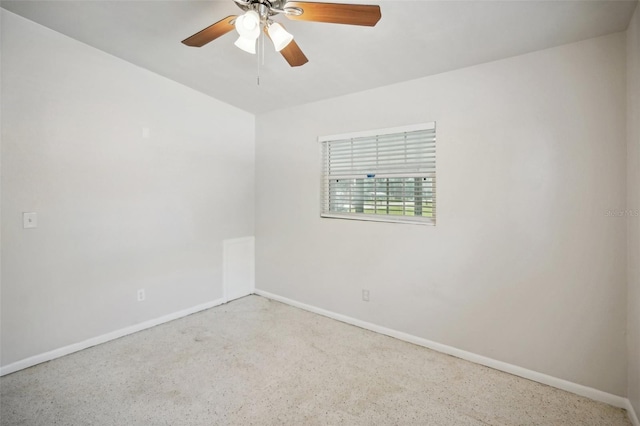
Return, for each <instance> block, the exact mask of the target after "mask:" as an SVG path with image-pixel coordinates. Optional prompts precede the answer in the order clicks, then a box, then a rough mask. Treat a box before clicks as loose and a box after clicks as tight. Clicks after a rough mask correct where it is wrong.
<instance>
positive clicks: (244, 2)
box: [182, 0, 382, 67]
mask: <svg viewBox="0 0 640 426" xmlns="http://www.w3.org/2000/svg"><path fill="white" fill-rule="evenodd" d="M233 1H234V2H235V3H236V5H237V6H238V7H240V9H242V10H243V11H244V12H245V13H244V14H242V15H240V16H238V15H231V16H227V17H226V18H224V19H221V20H220V21H218V22H216V23H215V24H213V25H210V26H208V27H207V28H205V29H203V30H202V31H199V32H197V33H195V34H194V35H192V36H191V37H188V38H186V39H184V40H182V43H184V44H186V45H187V46H192V47H202V46H204V45H205V44H207V43H209V42H211V41H213V40H215V39H217V38H218V37H221V36H223V35H225V34H227V33H228V32H230V31H232V30H233V29H234V28H235V29H236V31H237V32H238V34H239V35H240V37H239V38H238V40H236V42H235V43H234V44H235V45H236V46H237V47H239V48H240V49H242V50H244V51H246V52H248V53H253V54H255V53H256V41H257V40H258V37H259V36H260V33H261V30H262V31H264V32H265V33H266V35H267V36H268V37H269V38H270V39H271V41H272V42H273V44H274V47H275V49H276V51H278V52H280V54H281V55H282V56H283V57H284V59H285V60H286V61H287V62H288V63H289V65H291V66H292V67H298V66H300V65H304V64H306V63H307V62H308V61H309V60H308V59H307V57H306V56H305V55H304V53H302V50H300V47H298V44H297V43H296V42H295V41H293V36H292V35H291V34H289V33H288V32H287V31H286V30H285V29H284V27H283V26H282V25H281V24H279V23H278V22H274V21H273V19H271V18H272V17H273V16H275V15H278V14H283V15H284V16H286V17H287V18H289V19H291V20H294V21H313V22H327V23H334V24H347V25H361V26H368V27H373V26H375V25H376V24H377V23H378V21H379V20H380V18H381V16H382V15H381V13H380V6H375V5H365V4H339V3H316V2H304V1H287V0H233Z"/></svg>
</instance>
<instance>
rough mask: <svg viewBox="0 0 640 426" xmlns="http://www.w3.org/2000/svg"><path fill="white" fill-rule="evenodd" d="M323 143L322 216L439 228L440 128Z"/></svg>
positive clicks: (428, 126) (358, 135) (387, 131)
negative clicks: (438, 137) (438, 175)
mask: <svg viewBox="0 0 640 426" xmlns="http://www.w3.org/2000/svg"><path fill="white" fill-rule="evenodd" d="M319 141H320V142H321V144H322V158H323V162H322V200H321V203H322V210H321V213H320V216H322V217H333V218H342V219H358V220H374V221H382V222H410V223H418V224H430V225H435V221H436V126H435V123H426V124H419V125H414V126H407V127H402V128H395V129H384V130H374V131H369V132H360V133H353V134H348V135H337V136H326V137H321V138H319Z"/></svg>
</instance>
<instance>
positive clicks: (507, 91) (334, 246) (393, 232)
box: [256, 34, 627, 395]
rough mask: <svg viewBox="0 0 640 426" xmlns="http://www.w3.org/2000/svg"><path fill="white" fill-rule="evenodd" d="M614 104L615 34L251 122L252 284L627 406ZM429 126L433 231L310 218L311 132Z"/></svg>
mask: <svg viewBox="0 0 640 426" xmlns="http://www.w3.org/2000/svg"><path fill="white" fill-rule="evenodd" d="M424 60H429V59H428V55H427V53H426V52H425V59H424ZM625 90H626V84H625V36H624V34H614V35H610V36H606V37H601V38H596V39H591V40H587V41H584V42H580V43H576V44H571V45H565V46H561V47H557V48H553V49H549V50H544V51H540V52H536V53H532V54H528V55H524V56H519V57H514V58H510V59H506V60H502V61H498V62H493V63H489V64H484V65H480V66H474V67H471V68H466V69H462V70H458V71H454V72H449V73H445V74H440V75H436V76H431V77H426V78H422V79H418V80H414V81H409V82H405V83H401V84H396V85H393V86H388V87H382V88H378V89H374V90H370V91H366V92H361V93H357V94H354V95H350V96H344V97H340V98H335V99H330V100H326V101H322V102H318V103H313V104H307V105H304V106H302V107H297V108H292V109H286V110H281V111H276V112H272V113H268V114H262V115H259V116H258V117H257V122H256V212H257V214H256V259H257V264H256V274H257V275H256V286H257V287H258V288H259V289H261V290H265V291H268V292H271V293H275V294H277V295H280V296H284V297H288V298H291V299H294V300H297V301H300V302H303V303H307V304H310V305H313V306H316V307H320V308H324V309H327V310H330V311H333V312H336V313H340V314H345V315H348V316H351V317H354V318H357V319H360V320H364V321H368V322H371V323H374V324H378V325H381V326H385V327H388V328H391V329H395V330H399V331H402V332H406V333H410V334H412V335H415V336H419V337H423V338H427V339H430V340H433V341H436V342H440V343H443V344H446V345H450V346H453V347H457V348H460V349H463V350H467V351H470V352H474V353H476V354H480V355H483V356H487V357H490V358H494V359H497V360H501V361H504V362H508V363H511V364H515V365H518V366H521V367H525V368H528V369H532V370H535V371H539V372H542V373H546V374H549V375H552V376H556V377H560V378H563V379H566V380H569V381H572V382H576V383H579V384H582V385H586V386H590V387H594V388H597V389H600V390H603V391H605V392H611V393H614V394H617V395H626V392H627V371H626V364H627V363H626V337H625V329H626V312H625V309H624V306H625V304H626V297H627V290H626V289H627V286H626V232H627V229H626V228H627V227H626V221H625V219H620V218H613V217H608V216H607V215H606V211H607V210H616V209H624V207H625V205H626V191H625V188H626V174H625V169H626V167H625V161H626V160H625V154H626V130H625V124H626V120H625V114H626V96H625ZM432 120H435V121H437V126H438V203H439V204H438V224H437V226H435V227H429V226H416V225H399V224H386V223H367V222H357V221H345V220H335V219H321V218H320V217H319V174H320V171H319V161H320V158H319V146H318V144H317V142H316V138H317V137H318V136H319V135H329V134H339V133H346V132H352V131H358V130H367V129H376V128H381V127H393V126H400V125H406V124H411V123H417V122H424V121H432ZM363 288H366V289H369V290H370V291H371V301H370V302H369V303H365V302H362V301H361V300H360V299H361V289H363Z"/></svg>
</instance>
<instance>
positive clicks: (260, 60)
mask: <svg viewBox="0 0 640 426" xmlns="http://www.w3.org/2000/svg"><path fill="white" fill-rule="evenodd" d="M256 56H257V57H258V73H257V74H258V75H257V77H256V81H257V83H258V86H260V65H261V64H262V65H264V34H262V31H260V35H259V36H258V54H257V55H256Z"/></svg>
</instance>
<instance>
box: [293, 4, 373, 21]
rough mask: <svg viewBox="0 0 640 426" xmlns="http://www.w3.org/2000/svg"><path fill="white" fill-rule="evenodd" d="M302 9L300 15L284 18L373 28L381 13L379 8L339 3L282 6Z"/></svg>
mask: <svg viewBox="0 0 640 426" xmlns="http://www.w3.org/2000/svg"><path fill="white" fill-rule="evenodd" d="M289 7H297V8H299V9H302V11H303V13H302V15H299V16H296V15H294V14H287V15H286V17H287V18H289V19H292V20H294V21H313V22H328V23H332V24H347V25H363V26H367V27H373V26H375V25H376V24H377V23H378V21H379V20H380V18H381V17H382V13H381V12H380V6H375V5H367V4H339V3H311V2H305V1H290V2H288V3H287V4H285V5H284V9H285V10H286V9H287V8H289Z"/></svg>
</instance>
